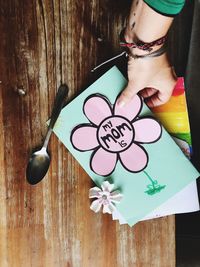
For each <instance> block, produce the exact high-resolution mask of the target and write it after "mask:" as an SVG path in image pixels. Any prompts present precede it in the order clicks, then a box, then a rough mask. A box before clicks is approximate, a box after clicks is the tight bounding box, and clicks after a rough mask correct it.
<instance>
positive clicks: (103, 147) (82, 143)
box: [71, 94, 162, 176]
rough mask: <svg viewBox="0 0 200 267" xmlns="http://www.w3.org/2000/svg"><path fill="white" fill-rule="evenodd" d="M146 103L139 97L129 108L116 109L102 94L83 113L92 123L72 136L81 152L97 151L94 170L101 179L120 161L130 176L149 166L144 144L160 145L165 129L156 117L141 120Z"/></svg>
mask: <svg viewBox="0 0 200 267" xmlns="http://www.w3.org/2000/svg"><path fill="white" fill-rule="evenodd" d="M142 104H143V102H142V99H141V98H140V97H139V96H138V95H136V96H135V97H134V98H133V99H132V100H131V101H130V102H129V103H128V104H127V105H125V106H123V107H120V106H119V105H118V104H117V100H116V102H115V104H114V105H113V107H112V105H111V104H110V102H109V101H108V99H107V98H106V97H105V96H103V95H100V94H94V95H90V96H89V97H88V98H87V99H86V100H85V102H84V105H83V112H84V114H85V116H86V117H87V119H88V120H89V121H90V123H86V124H80V125H78V126H77V127H75V128H74V129H73V131H72V134H71V143H72V145H73V146H74V148H75V149H77V150H79V151H90V150H93V153H92V155H91V159H90V167H91V169H92V170H93V171H94V172H95V173H97V174H98V175H101V176H107V175H110V174H111V173H112V172H113V171H114V169H115V166H116V163H117V161H118V160H119V161H120V162H121V164H122V165H123V167H124V168H125V169H127V170H128V171H130V172H140V171H142V170H144V169H145V168H146V166H147V164H148V154H147V152H146V150H145V149H144V148H143V146H142V145H141V144H149V143H153V142H156V141H157V140H158V139H159V138H160V137H161V133H162V128H161V125H160V124H159V123H158V122H157V121H156V120H155V119H154V118H152V117H143V118H139V117H138V115H139V113H140V112H141V110H142Z"/></svg>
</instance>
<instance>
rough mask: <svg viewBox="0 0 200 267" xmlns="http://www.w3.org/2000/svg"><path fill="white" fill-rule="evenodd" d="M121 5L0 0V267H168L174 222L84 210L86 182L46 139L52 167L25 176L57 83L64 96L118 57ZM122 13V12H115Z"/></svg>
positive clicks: (170, 265) (53, 142)
mask: <svg viewBox="0 0 200 267" xmlns="http://www.w3.org/2000/svg"><path fill="white" fill-rule="evenodd" d="M124 6H125V2H123V1H116V0H115V1H114V0H111V1H106V0H91V1H89V0H85V1H75V0H74V1H72V0H51V1H50V0H43V1H42V0H27V1H26V0H6V1H4V0H0V37H1V41H0V199H1V202H0V266H1V267H22V266H27V267H31V266H33V267H71V266H72V267H93V266H95V267H106V266H108V267H122V266H123V267H129V266H136V267H151V266H152V267H174V266H175V234H174V232H175V231H174V226H175V223H174V217H173V216H170V217H165V218H161V219H156V220H151V221H147V222H140V223H138V224H137V225H136V226H135V227H134V228H130V227H128V226H120V225H119V224H118V223H116V222H113V221H112V220H111V218H110V216H107V215H102V214H98V215H96V214H94V213H93V212H92V211H90V210H89V205H90V201H89V199H88V189H89V188H90V187H91V181H90V179H89V178H88V176H87V175H86V173H85V172H84V171H83V170H82V169H81V167H80V166H79V165H78V163H77V162H76V161H75V160H74V159H73V158H72V156H71V155H70V154H69V153H68V151H67V150H66V148H65V147H64V146H63V145H62V144H61V143H60V142H59V141H58V139H57V138H56V137H55V136H52V139H51V142H50V151H51V152H52V163H51V167H50V170H49V172H48V175H47V176H46V178H45V179H44V180H43V181H42V182H41V183H40V184H38V185H37V186H30V185H29V184H27V182H26V179H25V169H26V164H27V161H28V157H29V153H30V152H31V149H32V148H34V147H36V146H38V145H40V144H41V143H42V140H43V138H44V135H45V132H46V126H45V121H46V120H47V118H48V117H49V115H50V111H51V109H52V103H53V100H54V97H55V94H56V90H57V88H58V86H59V84H60V83H61V82H65V83H67V84H68V85H69V88H70V97H73V96H74V95H75V94H77V93H78V92H79V91H80V90H81V89H83V88H84V87H85V86H86V85H88V84H89V83H90V82H91V81H92V79H93V77H92V76H91V74H89V70H90V69H91V68H92V67H93V66H94V65H95V64H96V63H97V62H98V63H99V62H101V60H103V59H107V58H108V57H109V56H110V55H114V54H115V53H116V52H117V51H118V44H117V42H118V33H119V31H120V29H121V27H122V25H123V20H124V17H123V16H124V13H125V12H126V10H125V9H124ZM122 11H123V12H122Z"/></svg>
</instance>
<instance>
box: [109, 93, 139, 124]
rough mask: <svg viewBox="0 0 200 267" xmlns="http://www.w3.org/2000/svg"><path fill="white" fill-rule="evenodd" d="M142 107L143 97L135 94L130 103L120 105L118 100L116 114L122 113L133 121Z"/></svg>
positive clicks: (121, 114)
mask: <svg viewBox="0 0 200 267" xmlns="http://www.w3.org/2000/svg"><path fill="white" fill-rule="evenodd" d="M141 109H142V99H141V97H139V96H138V95H135V96H134V97H133V98H132V99H131V101H130V102H129V103H127V104H126V105H125V106H123V107H120V106H119V105H118V103H117V100H116V102H115V105H114V115H120V116H122V117H125V118H127V119H128V120H129V121H130V122H131V121H133V120H134V119H135V118H136V117H137V116H138V114H139V113H140V111H141Z"/></svg>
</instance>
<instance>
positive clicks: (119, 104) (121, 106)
mask: <svg viewBox="0 0 200 267" xmlns="http://www.w3.org/2000/svg"><path fill="white" fill-rule="evenodd" d="M117 104H118V106H119V107H120V108H123V107H124V106H125V104H126V103H125V102H124V100H121V99H119V100H118V101H117Z"/></svg>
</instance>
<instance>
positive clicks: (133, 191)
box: [54, 67, 199, 226]
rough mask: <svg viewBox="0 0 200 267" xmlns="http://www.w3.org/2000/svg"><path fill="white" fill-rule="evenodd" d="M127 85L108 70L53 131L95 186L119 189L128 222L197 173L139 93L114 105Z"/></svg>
mask: <svg viewBox="0 0 200 267" xmlns="http://www.w3.org/2000/svg"><path fill="white" fill-rule="evenodd" d="M126 83H127V81H126V79H125V78H124V77H123V75H122V74H121V72H120V71H119V70H118V69H117V67H113V68H111V69H110V70H109V71H108V72H106V73H105V74H104V75H103V76H102V77H101V78H100V79H98V80H97V81H96V82H95V83H93V84H92V85H91V86H90V87H88V88H87V89H86V90H85V91H84V92H83V93H81V94H80V95H79V96H78V97H76V98H75V99H74V100H73V101H72V102H70V103H69V104H68V105H67V106H66V107H65V108H63V110H62V112H61V114H60V116H59V118H58V121H57V123H56V126H55V128H54V132H55V134H56V135H57V136H58V138H59V139H60V140H61V141H62V142H63V144H64V145H65V146H66V148H67V149H68V150H69V151H70V152H71V153H72V155H73V156H74V157H75V158H76V160H77V161H78V162H79V163H80V165H81V166H82V167H83V168H84V169H85V170H86V172H87V173H88V175H89V176H90V177H91V179H92V180H93V181H94V182H95V183H96V184H97V185H98V186H100V185H101V184H102V182H103V181H105V180H108V181H109V182H112V183H113V184H114V186H115V189H118V190H120V191H121V193H122V194H123V198H122V200H121V202H120V203H119V204H116V208H117V210H118V211H119V212H120V214H121V215H122V216H123V217H124V219H125V220H126V221H127V222H128V224H129V225H130V226H132V225H134V224H135V223H137V222H138V221H139V220H141V219H142V218H144V217H145V215H147V214H149V213H150V212H151V211H153V210H154V209H156V208H157V207H158V206H160V205H161V204H162V203H164V202H165V201H167V200H168V199H169V198H171V197H172V196H173V195H175V194H176V193H177V192H179V191H180V190H181V189H183V188H184V187H185V186H186V185H188V184H189V183H190V182H191V181H193V180H195V179H197V178H198V176H199V173H198V171H197V170H196V169H195V168H194V167H193V165H192V164H191V163H190V161H189V160H188V159H187V158H186V157H185V155H184V154H183V153H182V151H181V149H180V148H179V147H178V146H177V145H176V144H175V142H174V141H173V139H172V138H171V137H170V135H169V134H168V133H167V132H166V131H165V129H164V128H163V127H162V126H161V124H160V123H159V122H158V121H156V119H155V118H154V117H153V114H152V113H151V111H150V110H149V109H148V108H147V106H146V105H145V104H144V102H143V100H142V99H141V98H140V97H139V96H135V97H134V98H133V99H132V101H131V102H130V103H129V104H127V105H126V106H125V107H120V106H119V105H118V104H117V97H118V95H119V93H120V92H121V90H122V89H123V88H124V87H125V86H126Z"/></svg>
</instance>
